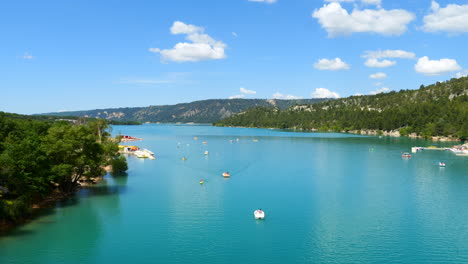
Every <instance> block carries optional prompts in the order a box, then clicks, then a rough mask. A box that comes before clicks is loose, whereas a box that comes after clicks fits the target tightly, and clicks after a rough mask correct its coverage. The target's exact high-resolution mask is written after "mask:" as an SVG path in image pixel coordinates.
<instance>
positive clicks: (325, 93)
mask: <svg viewBox="0 0 468 264" xmlns="http://www.w3.org/2000/svg"><path fill="white" fill-rule="evenodd" d="M310 96H312V98H340V95H339V94H338V93H336V92H333V91H330V90H328V89H326V88H317V89H315V91H313V92H312V93H310Z"/></svg>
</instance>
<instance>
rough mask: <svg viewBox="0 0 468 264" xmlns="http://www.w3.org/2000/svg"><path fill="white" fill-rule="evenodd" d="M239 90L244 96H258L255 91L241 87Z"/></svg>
mask: <svg viewBox="0 0 468 264" xmlns="http://www.w3.org/2000/svg"><path fill="white" fill-rule="evenodd" d="M239 90H240V92H241V93H243V94H256V93H257V92H256V91H253V90H247V89H245V88H244V87H241V88H240V89H239Z"/></svg>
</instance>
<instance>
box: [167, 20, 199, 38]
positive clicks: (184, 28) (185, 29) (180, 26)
mask: <svg viewBox="0 0 468 264" xmlns="http://www.w3.org/2000/svg"><path fill="white" fill-rule="evenodd" d="M203 30H204V29H203V28H202V27H197V26H194V25H187V24H185V23H184V22H180V21H176V22H174V24H172V27H171V33H172V34H174V35H177V34H187V35H190V34H194V33H200V32H203Z"/></svg>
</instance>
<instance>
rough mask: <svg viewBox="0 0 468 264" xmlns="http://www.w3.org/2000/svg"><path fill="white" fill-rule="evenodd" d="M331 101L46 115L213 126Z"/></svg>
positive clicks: (223, 102) (205, 103)
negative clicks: (262, 111) (253, 112)
mask: <svg viewBox="0 0 468 264" xmlns="http://www.w3.org/2000/svg"><path fill="white" fill-rule="evenodd" d="M327 100H331V99H329V98H323V99H322V98H320V99H290V100H288V99H207V100H200V101H193V102H190V103H179V104H174V105H152V106H147V107H117V108H102V109H93V110H80V111H64V112H52V113H43V114H38V115H48V116H81V117H90V118H103V119H107V120H117V121H139V122H161V123H176V122H184V123H188V122H193V123H213V122H216V121H219V120H221V119H224V118H227V117H230V116H232V115H234V114H237V113H240V112H243V111H246V110H248V109H250V108H254V107H259V106H261V107H277V108H279V109H286V108H288V107H291V106H294V105H301V104H313V103H318V102H323V101H327Z"/></svg>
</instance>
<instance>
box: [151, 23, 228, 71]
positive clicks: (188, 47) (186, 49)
mask: <svg viewBox="0 0 468 264" xmlns="http://www.w3.org/2000/svg"><path fill="white" fill-rule="evenodd" d="M203 32H204V28H202V27H197V26H194V25H187V24H185V23H183V22H180V21H176V22H174V24H173V25H172V27H171V33H172V34H185V35H187V37H186V39H187V40H189V41H191V42H179V43H177V44H176V45H175V46H174V47H173V48H172V49H159V48H150V49H149V51H150V52H154V53H160V54H161V60H163V61H175V62H187V61H189V62H196V61H203V60H217V59H224V58H226V55H225V53H224V49H225V48H226V44H224V43H223V42H221V41H217V40H214V39H213V38H211V37H210V36H209V35H207V34H204V33H203Z"/></svg>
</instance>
